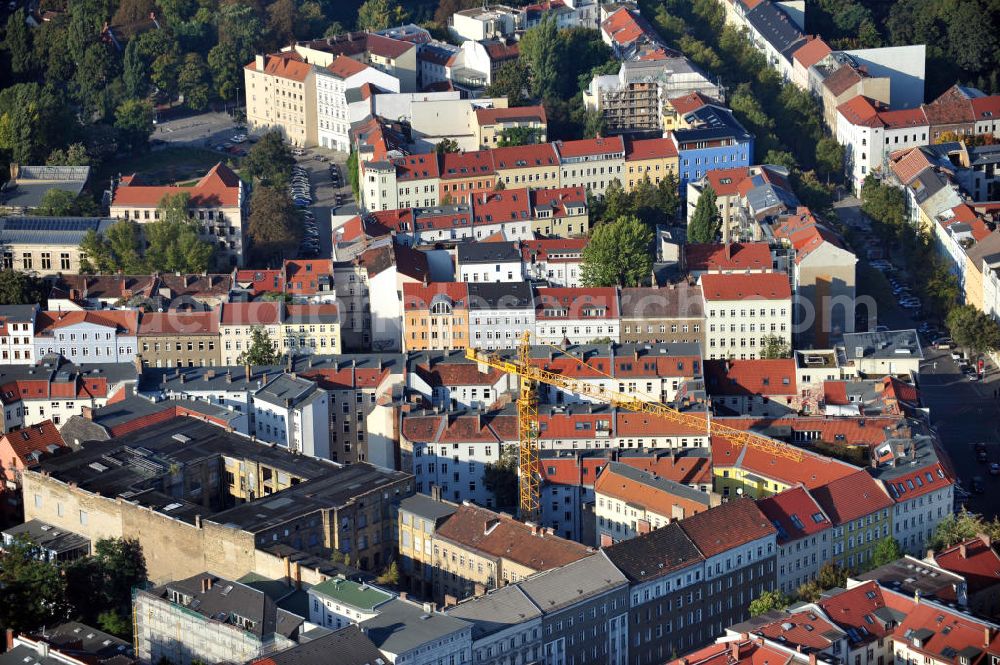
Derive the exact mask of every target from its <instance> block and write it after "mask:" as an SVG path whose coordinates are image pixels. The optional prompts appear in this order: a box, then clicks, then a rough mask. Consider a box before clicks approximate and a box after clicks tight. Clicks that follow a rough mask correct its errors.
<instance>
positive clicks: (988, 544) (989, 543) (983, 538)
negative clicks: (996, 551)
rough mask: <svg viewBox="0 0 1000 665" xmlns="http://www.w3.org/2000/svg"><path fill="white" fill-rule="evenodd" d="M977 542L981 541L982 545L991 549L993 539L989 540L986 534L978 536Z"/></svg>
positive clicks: (988, 535)
mask: <svg viewBox="0 0 1000 665" xmlns="http://www.w3.org/2000/svg"><path fill="white" fill-rule="evenodd" d="M979 540H981V541H983V545H986V547H993V539H992V538H990V534H988V533H981V534H979Z"/></svg>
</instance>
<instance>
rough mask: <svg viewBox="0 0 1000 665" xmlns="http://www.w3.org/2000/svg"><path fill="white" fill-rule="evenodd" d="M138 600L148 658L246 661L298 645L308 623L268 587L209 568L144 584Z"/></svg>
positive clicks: (141, 645)
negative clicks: (226, 576)
mask: <svg viewBox="0 0 1000 665" xmlns="http://www.w3.org/2000/svg"><path fill="white" fill-rule="evenodd" d="M133 606H134V615H135V621H136V631H135V640H136V656H138V657H139V658H140V659H142V661H143V662H156V661H159V660H161V659H166V660H169V661H170V662H171V663H178V664H180V665H191V663H193V662H195V661H200V662H217V661H231V660H239V661H240V662H245V661H248V660H251V659H253V658H257V657H258V656H263V655H265V654H267V653H269V652H271V651H272V650H277V651H280V650H282V649H287V648H289V647H292V646H294V645H295V644H296V643H297V640H298V637H299V634H300V632H301V631H302V630H303V629H304V626H303V623H304V622H303V619H302V617H299V616H296V615H295V614H293V613H291V612H289V611H287V610H284V609H281V608H280V607H278V606H277V604H276V603H275V601H274V600H273V599H272V598H270V597H269V596H268V595H267V594H265V593H264V592H263V591H260V590H259V589H254V588H253V587H250V586H247V585H245V584H241V583H240V582H237V581H235V580H228V579H224V578H220V577H217V576H215V575H212V574H210V573H207V572H206V573H201V574H199V575H195V576H192V577H188V578H185V579H180V580H174V581H171V582H169V583H167V584H165V585H163V586H157V587H153V588H152V589H149V590H143V589H140V590H138V591H137V592H136V595H135V598H134V600H133Z"/></svg>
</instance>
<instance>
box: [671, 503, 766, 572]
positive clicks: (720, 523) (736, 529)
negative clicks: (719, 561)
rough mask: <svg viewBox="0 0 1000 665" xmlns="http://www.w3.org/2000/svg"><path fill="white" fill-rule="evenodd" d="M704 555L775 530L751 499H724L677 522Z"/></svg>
mask: <svg viewBox="0 0 1000 665" xmlns="http://www.w3.org/2000/svg"><path fill="white" fill-rule="evenodd" d="M679 524H680V525H681V528H682V529H683V530H684V533H685V534H687V537H688V538H690V539H691V542H693V543H694V544H695V547H697V548H698V550H699V551H700V552H701V553H702V555H703V556H705V558H708V557H712V556H715V555H716V554H722V553H723V552H725V551H727V550H731V549H734V548H737V547H739V546H740V545H744V544H746V543H749V542H751V541H754V540H757V539H759V538H766V537H767V536H769V535H771V534H774V533H776V530H775V528H774V526H773V525H772V524H771V523H770V522H769V521H768V519H767V517H765V516H764V513H762V512H761V511H760V509H759V508H758V507H757V504H755V503H754V502H753V501H752V500H750V499H747V498H742V499H736V500H735V501H732V500H730V501H727V502H726V503H724V504H722V505H721V506H716V507H715V508H711V509H709V510H706V511H705V512H702V513H698V514H697V515H692V516H691V517H688V518H686V519H683V520H681V521H680V522H679Z"/></svg>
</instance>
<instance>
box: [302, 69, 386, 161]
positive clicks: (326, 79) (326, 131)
mask: <svg viewBox="0 0 1000 665" xmlns="http://www.w3.org/2000/svg"><path fill="white" fill-rule="evenodd" d="M313 79H314V80H315V85H316V130H317V132H318V138H319V145H320V146H321V147H324V148H333V149H334V150H339V151H341V152H349V151H350V149H351V118H350V113H349V110H348V104H347V97H346V92H347V91H348V90H350V89H352V88H360V87H361V86H362V85H364V84H365V83H371V84H373V85H375V86H377V87H378V88H381V89H382V90H388V91H390V92H399V79H397V78H396V77H395V76H392V75H390V74H386V73H385V72H383V71H380V70H378V69H375V68H374V67H369V66H367V65H365V64H362V63H360V62H358V61H357V60H353V59H351V58H348V57H346V56H339V57H338V58H337V59H336V60H334V61H333V62H332V63H331V64H330V65H329V66H328V67H316V68H315V76H314V77H313Z"/></svg>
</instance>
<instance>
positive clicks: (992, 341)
mask: <svg viewBox="0 0 1000 665" xmlns="http://www.w3.org/2000/svg"><path fill="white" fill-rule="evenodd" d="M945 324H946V325H947V326H948V330H949V331H950V332H951V337H952V339H954V340H955V342H956V343H957V344H958V345H959V346H963V347H965V348H966V349H968V350H969V351H970V352H971V353H972V354H973V355H978V354H981V353H989V352H991V351H996V350H997V349H1000V324H997V322H996V321H995V320H994V319H993V317H992V316H990V315H989V314H986V313H985V312H982V311H980V310H979V309H977V308H976V307H974V306H972V305H960V306H958V307H955V308H953V309H952V310H951V311H950V312H948V317H947V319H946V320H945Z"/></svg>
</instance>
